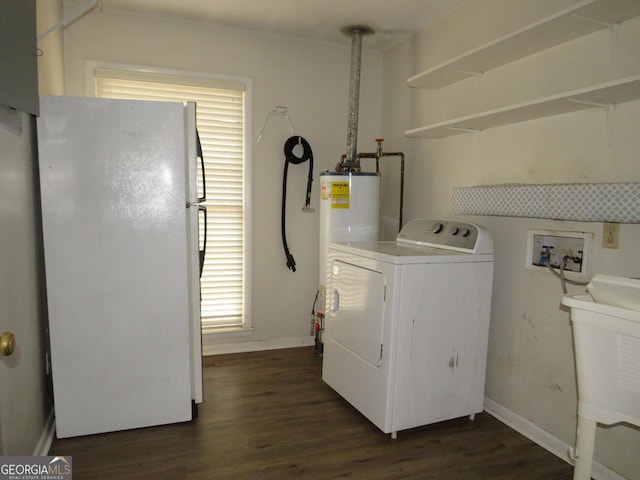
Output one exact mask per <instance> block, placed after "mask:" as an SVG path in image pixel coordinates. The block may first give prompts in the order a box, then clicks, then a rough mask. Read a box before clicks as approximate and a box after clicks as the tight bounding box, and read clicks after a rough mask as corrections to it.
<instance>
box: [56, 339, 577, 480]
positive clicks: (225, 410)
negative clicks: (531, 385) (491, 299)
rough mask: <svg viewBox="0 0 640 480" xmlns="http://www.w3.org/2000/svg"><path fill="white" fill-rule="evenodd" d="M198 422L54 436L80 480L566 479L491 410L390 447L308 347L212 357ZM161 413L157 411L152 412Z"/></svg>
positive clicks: (563, 466)
mask: <svg viewBox="0 0 640 480" xmlns="http://www.w3.org/2000/svg"><path fill="white" fill-rule="evenodd" d="M204 365H205V368H204V389H205V391H204V394H205V403H203V404H201V405H200V409H199V418H198V419H197V420H195V421H193V422H189V423H183V424H175V425H167V426H160V427H151V428H144V429H138V430H129V431H125V432H115V433H107V434H101V435H91V436H86V437H78V438H71V439H63V440H57V439H56V440H54V442H53V445H52V449H51V452H50V454H51V455H71V456H73V473H74V477H73V478H74V479H75V480H83V479H91V480H98V479H105V480H108V479H118V480H123V479H125V480H126V479H154V480H157V479H171V480H181V479H187V480H205V479H207V480H216V479H225V480H234V479H238V480H240V479H242V480H247V479H265V480H266V479H274V480H275V479H278V480H280V479H290V478H291V479H294V478H295V479H297V478H300V479H323V480H325V479H337V478H349V479H367V480H376V479H431V478H435V479H440V480H515V479H517V480H523V479H531V480H536V479H540V480H542V479H544V480H549V479H557V480H570V479H571V478H572V473H573V469H572V467H571V466H570V465H568V464H567V463H565V462H563V461H562V460H560V459H558V458H557V457H555V456H554V455H552V454H550V453H548V452H547V451H546V450H544V449H543V448H541V447H539V446H537V445H536V444H534V443H532V442H531V441H529V440H528V439H526V438H525V437H523V436H522V435H520V434H518V433H516V432H515V431H513V430H511V429H510V428H508V427H506V426H505V425H503V424H502V423H500V422H499V421H497V420H496V419H494V418H493V417H491V416H490V415H489V414H487V413H482V414H479V415H477V416H476V419H475V421H471V420H469V419H468V418H462V419H456V420H451V421H447V422H442V423H438V424H434V425H429V426H425V427H420V428H415V429H411V430H405V431H401V432H399V433H398V439H397V440H392V439H391V437H390V436H389V435H384V434H383V433H382V432H381V431H379V430H378V429H377V428H376V427H375V426H373V425H372V424H371V423H370V422H369V421H368V420H367V419H366V418H364V417H363V416H362V415H360V413H358V412H357V411H356V410H355V409H354V408H352V407H351V406H350V405H349V404H348V403H347V402H346V401H345V400H343V399H342V398H341V397H340V396H339V395H338V394H336V393H335V392H334V391H333V390H332V389H331V388H330V387H328V386H327V385H326V384H324V383H323V382H322V380H321V359H320V358H318V357H317V356H316V355H315V354H314V351H313V348H312V347H303V348H294V349H285V350H272V351H266V352H252V353H243V354H232V355H220V356H214V357H206V358H205V360H204ZM149 408H153V405H149Z"/></svg>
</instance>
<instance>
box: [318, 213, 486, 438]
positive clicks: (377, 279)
mask: <svg viewBox="0 0 640 480" xmlns="http://www.w3.org/2000/svg"><path fill="white" fill-rule="evenodd" d="M327 269H328V270H330V272H328V275H330V277H327V278H330V280H329V281H328V285H327V305H328V306H329V311H328V312H327V318H326V319H325V322H326V323H325V332H324V355H323V365H322V378H323V380H324V381H325V382H326V383H327V384H329V385H330V386H331V387H332V388H333V389H334V390H336V392H338V393H339V394H340V395H341V396H342V397H344V398H345V399H346V400H347V401H348V402H349V403H351V404H352V405H353V406H354V407H355V408H356V409H358V410H359V411H360V412H361V413H362V414H363V415H364V416H365V417H367V418H368V419H369V420H370V421H371V422H373V423H374V424H375V425H376V426H377V427H378V428H380V429H381V430H382V431H383V432H384V433H391V434H392V436H393V437H394V438H395V437H396V433H397V432H398V431H399V430H404V429H407V428H413V427H417V426H421V425H427V424H430V423H434V422H438V421H442V420H448V419H451V418H457V417H462V416H467V415H474V414H476V413H478V412H481V411H482V406H483V400H484V383H485V371H486V359H487V344H488V336H489V317H490V310H491V290H492V283H493V242H492V240H491V236H490V234H489V233H488V232H487V231H486V230H485V229H483V228H481V227H479V226H477V225H473V224H468V223H462V222H455V221H444V220H431V219H417V220H413V221H411V222H409V223H407V224H406V225H405V226H404V228H403V229H402V231H401V232H400V233H399V234H398V237H397V239H396V241H395V242H394V241H390V242H352V243H330V244H329V247H328V261H327Z"/></svg>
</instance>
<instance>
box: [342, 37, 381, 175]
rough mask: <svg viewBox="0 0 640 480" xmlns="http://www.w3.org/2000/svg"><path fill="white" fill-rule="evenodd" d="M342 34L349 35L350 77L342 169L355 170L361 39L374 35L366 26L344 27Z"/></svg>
mask: <svg viewBox="0 0 640 480" xmlns="http://www.w3.org/2000/svg"><path fill="white" fill-rule="evenodd" d="M342 32H343V33H345V34H347V35H351V75H350V78H349V119H348V130H347V157H346V163H345V164H344V165H343V167H346V169H349V168H356V167H357V159H356V149H357V146H358V111H359V107H360V66H361V63H362V37H363V36H364V35H371V34H373V33H374V31H373V29H372V28H371V27H369V26H366V25H356V26H352V27H344V28H343V29H342Z"/></svg>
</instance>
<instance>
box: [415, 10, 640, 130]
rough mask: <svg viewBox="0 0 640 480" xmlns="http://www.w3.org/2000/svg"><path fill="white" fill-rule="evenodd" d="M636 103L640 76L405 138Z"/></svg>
mask: <svg viewBox="0 0 640 480" xmlns="http://www.w3.org/2000/svg"><path fill="white" fill-rule="evenodd" d="M638 3H639V4H640V2H638ZM637 99H640V75H634V76H630V77H625V78H622V79H618V80H613V81H610V82H605V83H601V84H598V85H593V86H589V87H586V88H581V89H577V90H572V91H569V92H565V93H561V94H558V95H552V96H549V97H544V98H540V99H536V100H532V101H527V102H523V103H518V104H515V105H509V106H506V107H502V108H497V109H494V110H489V111H486V112H481V113H477V114H473V115H467V116H464V117H459V118H455V119H451V120H447V121H444V122H440V123H435V124H432V125H427V126H424V127H419V128H414V129H412V130H407V131H406V132H405V136H407V137H410V138H443V137H449V136H452V135H459V134H461V133H467V132H476V131H482V130H485V129H487V128H494V127H500V126H503V125H508V124H511V123H518V122H524V121H527V120H533V119H536V118H542V117H549V116H553V115H560V114H563V113H570V112H576V111H579V110H585V109H588V108H594V107H609V106H612V105H615V104H618V103H622V102H628V101H631V100H637Z"/></svg>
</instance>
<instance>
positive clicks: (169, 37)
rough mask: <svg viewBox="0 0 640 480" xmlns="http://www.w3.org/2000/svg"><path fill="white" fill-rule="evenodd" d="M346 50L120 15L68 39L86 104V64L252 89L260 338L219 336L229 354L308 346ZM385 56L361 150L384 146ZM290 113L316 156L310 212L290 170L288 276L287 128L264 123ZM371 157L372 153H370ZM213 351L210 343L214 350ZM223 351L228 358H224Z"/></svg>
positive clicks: (77, 90)
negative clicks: (289, 262)
mask: <svg viewBox="0 0 640 480" xmlns="http://www.w3.org/2000/svg"><path fill="white" fill-rule="evenodd" d="M347 43H348V44H347V45H346V46H345V47H339V46H332V45H326V44H320V43H314V42H309V41H305V40H301V39H297V38H289V37H282V36H274V35H267V34H261V33H254V32H249V31H243V30H238V29H229V28H222V27H217V26H215V25H210V24H204V23H196V22H186V21H177V20H167V19H161V18H155V17H149V16H139V15H127V14H119V13H107V12H104V13H99V12H97V11H95V12H93V13H91V14H89V15H88V16H86V17H85V18H83V19H82V20H81V21H79V22H77V23H75V24H74V25H72V26H71V27H69V28H68V29H67V30H66V33H65V52H64V53H65V64H66V68H65V75H66V76H65V82H66V91H65V94H66V95H77V96H83V95H85V94H86V92H85V62H86V61H87V60H99V61H107V62H118V63H128V64H137V65H144V66H150V67H159V68H172V69H179V70H187V71H195V72H204V73H212V74H224V75H237V76H242V77H250V78H252V80H253V105H252V107H253V110H252V112H253V114H252V118H251V121H252V123H253V133H252V142H253V158H252V159H251V161H252V163H253V179H254V186H253V190H252V192H251V196H252V200H253V201H252V207H253V226H252V227H253V228H252V232H253V234H252V241H253V251H252V261H251V267H252V269H253V284H252V291H253V294H252V311H253V327H254V330H253V331H252V332H250V333H249V334H247V335H240V336H238V335H233V334H231V335H219V336H217V337H216V339H215V340H214V342H216V343H219V342H234V343H237V342H244V346H243V345H237V344H236V345H234V346H233V347H229V346H228V345H227V347H224V346H223V347H224V348H223V347H218V348H217V349H211V348H208V347H207V346H206V345H205V350H208V351H210V352H212V351H216V352H220V351H228V349H229V348H232V349H234V350H237V349H258V348H268V347H270V346H288V345H300V344H302V343H303V342H307V343H309V342H310V337H309V336H308V335H309V327H310V312H311V307H312V304H313V300H314V297H315V293H316V290H317V288H318V223H319V220H318V212H317V210H318V200H319V194H318V192H319V173H320V172H321V171H325V170H329V169H330V170H333V169H334V166H335V164H336V163H337V162H338V160H339V158H340V155H342V154H343V153H345V151H346V130H347V108H348V105H347V100H348V94H349V64H350V42H347ZM381 90H382V55H381V54H380V53H376V52H371V51H365V52H364V53H363V63H362V83H361V102H360V106H361V109H360V131H359V139H360V142H359V144H360V146H361V147H360V150H363V149H364V150H365V151H373V150H374V149H375V143H374V142H373V139H375V138H376V137H378V136H379V130H380V128H379V123H380V102H381V100H380V99H381ZM278 105H283V106H286V107H288V110H289V115H290V117H291V121H292V123H293V126H294V128H295V133H296V134H297V135H302V136H303V137H305V138H306V139H307V140H308V141H309V143H310V144H311V147H312V149H313V153H314V163H315V167H314V170H315V175H314V184H313V200H312V206H314V207H315V208H316V213H315V214H308V213H302V212H301V207H302V206H303V204H304V194H305V188H306V175H307V168H308V167H307V165H306V164H304V165H301V166H295V165H292V166H291V167H290V169H289V182H288V205H287V237H288V243H289V247H290V249H291V252H292V254H293V256H294V257H295V260H296V263H297V271H296V272H295V273H291V272H290V271H289V270H288V269H287V267H286V263H285V258H284V254H283V251H282V245H281V238H280V206H281V192H282V174H283V172H282V171H283V165H284V156H283V144H284V142H285V140H286V139H287V138H288V137H289V136H290V132H289V127H288V124H287V122H286V121H285V120H284V119H282V118H278V117H274V118H272V119H271V120H270V122H269V124H268V126H267V128H266V130H265V132H264V137H263V139H262V140H261V142H260V143H256V139H257V137H258V134H259V132H260V129H261V128H262V126H263V123H264V118H265V115H267V113H269V112H270V111H271V110H273V109H274V108H275V107H276V106H278ZM367 147H369V148H368V149H367ZM208 341H210V340H208ZM225 348H226V349H225Z"/></svg>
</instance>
